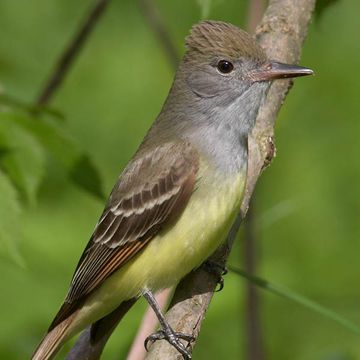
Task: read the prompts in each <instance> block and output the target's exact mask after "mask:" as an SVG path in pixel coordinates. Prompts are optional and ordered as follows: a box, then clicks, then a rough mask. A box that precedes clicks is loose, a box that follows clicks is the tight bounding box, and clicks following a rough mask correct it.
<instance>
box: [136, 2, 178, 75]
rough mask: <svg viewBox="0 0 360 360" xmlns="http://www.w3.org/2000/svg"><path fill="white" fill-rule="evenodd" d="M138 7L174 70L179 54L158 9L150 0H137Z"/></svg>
mask: <svg viewBox="0 0 360 360" xmlns="http://www.w3.org/2000/svg"><path fill="white" fill-rule="evenodd" d="M139 7H140V10H141V12H142V13H143V16H144V18H145V20H146V22H147V23H148V26H149V28H150V29H151V30H152V32H153V33H154V35H155V36H156V38H157V40H158V41H159V43H160V45H161V46H162V48H163V49H164V52H165V55H166V57H167V59H168V60H169V62H170V64H171V65H172V67H173V68H174V70H176V68H177V66H178V64H179V54H178V53H177V51H176V47H175V46H174V44H173V42H172V41H171V38H170V36H169V32H168V30H167V28H166V26H165V24H164V21H163V19H162V17H161V16H160V13H159V10H158V9H157V7H156V6H155V5H154V3H153V1H152V0H139Z"/></svg>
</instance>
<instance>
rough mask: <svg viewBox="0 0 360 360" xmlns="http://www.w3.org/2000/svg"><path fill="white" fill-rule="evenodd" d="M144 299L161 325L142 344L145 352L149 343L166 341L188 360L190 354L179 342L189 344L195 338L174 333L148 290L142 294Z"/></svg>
mask: <svg viewBox="0 0 360 360" xmlns="http://www.w3.org/2000/svg"><path fill="white" fill-rule="evenodd" d="M143 295H144V297H145V299H146V300H147V302H148V303H149V305H150V306H151V307H152V309H153V310H154V312H155V314H156V316H157V318H158V320H159V323H160V325H161V330H159V331H157V332H156V333H154V334H151V335H149V336H148V337H147V338H146V339H145V342H144V346H145V349H146V351H148V345H149V343H151V344H152V343H154V342H155V341H158V340H166V341H167V342H168V343H169V344H170V345H172V346H173V347H174V348H175V349H176V350H177V351H179V353H180V354H181V355H182V356H183V358H184V360H190V359H191V358H192V357H191V353H190V351H189V350H187V346H185V345H184V343H183V342H182V341H181V340H185V341H187V342H188V343H191V342H192V341H194V340H195V338H194V337H193V336H192V335H188V334H184V333H181V332H175V331H174V330H173V329H172V328H171V326H170V325H169V323H168V322H167V321H166V319H165V317H164V315H163V314H162V311H161V309H160V306H159V304H158V303H157V301H156V299H155V296H154V295H153V293H152V292H151V291H149V290H146V291H145V292H144V294H143Z"/></svg>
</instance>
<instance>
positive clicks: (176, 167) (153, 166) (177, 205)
mask: <svg viewBox="0 0 360 360" xmlns="http://www.w3.org/2000/svg"><path fill="white" fill-rule="evenodd" d="M198 167H199V160H198V155H197V152H196V151H195V150H194V149H193V148H192V147H191V145H190V144H188V143H184V142H176V143H165V144H163V145H162V146H160V147H159V146H157V147H156V148H154V149H153V150H151V149H146V151H145V150H143V151H139V152H138V153H137V154H136V155H135V157H134V159H133V160H132V161H131V162H130V164H129V165H128V166H127V168H126V169H125V170H124V172H123V174H122V176H121V177H120V179H119V181H118V183H117V184H116V185H115V187H114V189H113V191H112V193H111V195H110V198H109V201H108V204H107V206H106V207H105V210H104V212H103V214H102V216H101V218H100V220H99V222H98V224H97V226H96V228H95V230H94V233H93V236H92V237H91V239H90V241H89V243H88V245H87V247H86V249H85V251H84V253H83V255H82V256H81V258H80V261H79V263H78V266H77V269H76V271H75V274H74V276H73V279H72V281H71V286H70V289H69V292H68V295H67V297H66V299H65V303H64V305H63V306H62V308H61V309H60V311H59V313H58V314H57V316H56V317H55V319H54V321H53V323H52V324H51V326H50V329H52V328H53V327H55V326H56V325H57V324H58V323H60V322H61V321H62V320H64V319H65V318H66V317H67V316H69V315H70V314H71V313H72V312H73V311H75V310H76V308H77V307H78V306H80V304H81V303H82V302H83V298H84V297H85V295H87V294H89V293H90V292H91V291H93V290H94V289H95V288H96V287H98V286H99V285H100V284H101V283H102V282H103V281H104V280H105V279H106V278H107V277H109V276H110V275H111V274H112V273H113V272H114V271H115V270H117V269H119V268H120V267H121V266H122V265H124V264H125V263H126V262H127V261H129V260H130V259H131V258H132V257H133V256H135V255H136V254H137V253H138V252H139V251H141V250H142V249H143V248H144V247H145V246H146V244H147V243H148V242H149V241H151V239H152V238H153V237H154V236H155V235H156V234H157V232H158V231H159V230H160V229H161V228H162V227H163V226H164V225H165V224H167V223H168V222H169V221H170V220H172V219H176V217H177V216H179V214H180V213H181V211H182V210H183V209H184V208H185V206H186V204H187V202H188V200H189V198H190V196H191V194H192V192H193V190H194V185H195V182H196V179H197V172H198Z"/></svg>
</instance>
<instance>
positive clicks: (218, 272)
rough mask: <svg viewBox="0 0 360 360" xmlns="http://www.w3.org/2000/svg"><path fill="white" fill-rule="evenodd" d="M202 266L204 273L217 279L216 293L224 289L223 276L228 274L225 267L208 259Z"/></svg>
mask: <svg viewBox="0 0 360 360" xmlns="http://www.w3.org/2000/svg"><path fill="white" fill-rule="evenodd" d="M202 266H203V269H204V270H205V271H207V272H208V273H210V274H214V275H215V276H216V277H217V283H218V285H219V288H218V289H217V290H216V291H221V290H222V289H223V288H224V278H223V276H224V275H226V274H227V273H228V269H227V268H226V266H225V265H223V264H220V263H218V262H216V261H213V260H209V259H208V260H206V261H205V262H204V263H203V265H202Z"/></svg>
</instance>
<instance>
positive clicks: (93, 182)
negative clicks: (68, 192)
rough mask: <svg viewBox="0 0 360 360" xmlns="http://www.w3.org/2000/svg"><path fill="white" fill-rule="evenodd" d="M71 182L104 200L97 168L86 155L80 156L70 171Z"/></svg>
mask: <svg viewBox="0 0 360 360" xmlns="http://www.w3.org/2000/svg"><path fill="white" fill-rule="evenodd" d="M70 177H71V179H72V180H73V182H74V183H75V184H77V185H79V186H80V187H82V188H83V189H85V190H87V191H88V192H90V193H92V194H94V195H96V196H97V197H98V198H100V199H101V200H105V199H106V198H105V195H104V192H103V189H102V182H101V178H100V176H99V173H98V171H97V169H96V168H95V167H94V165H93V163H92V162H91V161H90V159H89V157H88V156H87V155H83V156H81V157H80V158H79V159H78V161H77V162H76V163H75V164H74V166H73V168H72V169H71V171H70Z"/></svg>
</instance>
